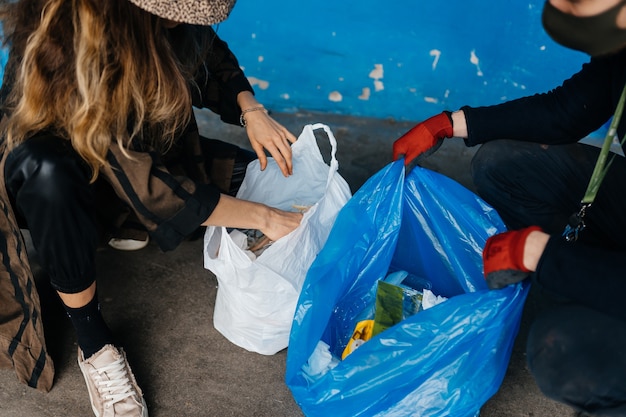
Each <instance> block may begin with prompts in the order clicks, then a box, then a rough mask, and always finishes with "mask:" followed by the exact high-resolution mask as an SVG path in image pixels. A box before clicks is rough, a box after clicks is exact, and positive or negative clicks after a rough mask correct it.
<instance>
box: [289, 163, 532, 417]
mask: <svg viewBox="0 0 626 417" xmlns="http://www.w3.org/2000/svg"><path fill="white" fill-rule="evenodd" d="M504 230H505V227H504V225H503V223H502V221H501V219H500V217H499V216H498V215H497V213H496V212H495V210H493V208H491V207H490V206H489V205H487V204H486V203H485V202H484V201H482V200H481V199H480V198H479V197H477V196H476V195H475V194H473V193H472V192H470V191H469V190H467V189H465V188H464V187H462V186H461V185H459V184H458V183H456V182H454V181H453V180H451V179H449V178H447V177H445V176H443V175H440V174H437V173H435V172H432V171H429V170H427V169H424V168H421V167H416V168H414V169H413V170H412V171H411V172H410V173H409V175H408V176H407V177H406V178H405V176H404V165H403V162H402V161H396V162H394V163H391V164H389V165H388V166H387V167H385V168H384V169H382V170H381V171H380V172H378V173H377V174H376V175H374V176H373V177H372V178H371V179H370V180H369V181H368V182H366V183H365V184H364V185H363V186H362V187H361V188H360V189H359V191H358V192H357V193H356V194H355V195H354V196H353V197H352V199H351V200H350V201H349V202H348V203H347V204H346V205H345V206H344V208H343V209H342V210H341V212H340V213H339V215H338V217H337V220H336V222H335V225H334V227H333V230H332V231H331V233H330V236H329V238H328V241H327V243H326V245H325V246H324V248H323V249H322V251H321V252H320V253H319V255H318V256H317V258H316V260H315V261H314V262H313V264H312V265H311V268H310V269H309V272H308V274H307V277H306V280H305V282H304V287H303V289H302V292H301V295H300V299H299V301H298V305H297V308H296V313H295V316H294V322H293V325H292V329H291V334H290V341H289V349H288V352H287V372H286V382H287V385H288V386H289V388H290V389H291V391H292V394H293V396H294V398H295V400H296V402H297V403H298V404H299V406H300V407H301V409H302V411H303V412H304V414H305V415H307V416H324V417H326V416H329V415H332V416H350V417H356V416H368V417H369V416H421V417H427V416H455V417H464V416H467V417H473V416H476V415H478V413H479V411H480V408H481V407H482V405H483V404H484V403H485V402H486V401H487V400H488V399H489V398H490V397H491V396H492V395H493V394H494V393H495V392H496V391H497V390H498V388H499V387H500V384H501V383H502V379H503V378H504V374H505V371H506V368H507V365H508V362H509V359H510V355H511V349H512V346H513V342H514V339H515V337H516V335H517V331H518V329H519V322H520V318H521V314H522V308H523V304H524V301H525V299H526V296H527V294H528V285H526V284H517V285H512V286H509V287H506V288H504V289H502V290H498V291H489V290H488V289H487V286H486V284H485V282H484V279H483V274H482V255H481V254H482V248H483V246H484V244H485V241H486V240H487V238H488V237H489V236H491V235H493V234H496V233H498V232H502V231H504ZM390 271H391V272H393V271H408V272H409V273H410V274H413V275H415V276H418V277H423V278H424V279H426V280H428V281H430V283H431V284H432V291H433V293H435V294H437V295H442V296H444V297H447V298H448V300H447V301H444V302H442V303H440V304H437V305H436V306H434V307H432V308H430V309H428V310H425V311H420V312H419V313H418V314H415V315H413V316H411V317H409V318H407V319H406V320H404V321H402V322H400V323H399V324H397V325H395V326H393V327H390V328H388V329H386V330H385V331H383V332H382V333H380V334H378V335H377V336H374V337H372V338H371V339H370V340H369V341H367V342H366V343H364V344H363V345H361V346H360V347H359V348H358V349H357V350H355V351H354V352H353V353H351V354H350V355H349V356H347V357H346V359H345V360H343V361H342V360H341V359H340V358H341V352H342V350H343V349H344V347H345V346H346V344H347V343H348V341H349V339H350V337H351V335H352V333H353V330H354V328H355V325H356V323H357V322H358V321H359V320H360V319H362V318H363V317H364V315H367V314H371V311H372V308H373V307H372V306H373V303H375V287H376V283H377V281H378V280H380V279H383V278H384V277H385V276H387V275H388V274H389V273H390ZM373 289H374V290H373Z"/></svg>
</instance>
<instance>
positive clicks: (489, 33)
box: [218, 0, 588, 120]
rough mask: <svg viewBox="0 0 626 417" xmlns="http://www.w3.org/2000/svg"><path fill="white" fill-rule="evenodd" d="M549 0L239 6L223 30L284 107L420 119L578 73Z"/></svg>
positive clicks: (329, 0) (268, 98)
mask: <svg viewBox="0 0 626 417" xmlns="http://www.w3.org/2000/svg"><path fill="white" fill-rule="evenodd" d="M543 3H544V2H543V0H541V1H540V0H533V1H530V2H517V1H512V0H504V1H498V2H485V1H484V0H463V1H458V0H451V1H448V2H445V3H442V2H434V1H430V0H396V1H393V2H382V3H381V2H378V1H376V2H375V1H372V0H361V1H360V2H358V3H356V4H357V5H356V6H355V3H354V2H341V1H339V2H338V1H334V0H320V1H317V2H285V1H278V0H265V1H263V2H262V3H260V2H254V1H239V2H237V6H236V7H235V9H234V10H233V12H232V14H231V16H230V17H229V19H228V20H227V21H225V22H223V23H221V24H220V25H219V27H218V33H219V34H220V36H221V37H222V38H223V39H225V40H226V41H227V42H228V43H229V45H230V46H231V48H232V49H233V50H234V51H235V53H236V54H237V56H238V57H239V60H240V62H241V64H242V66H243V67H244V68H245V70H246V74H247V75H248V76H250V77H255V79H261V80H266V81H267V82H268V83H269V87H268V88H267V89H265V90H259V89H258V88H257V95H258V97H259V99H260V100H261V101H262V102H263V103H265V104H266V105H267V106H268V107H270V108H272V109H274V110H276V111H287V112H291V111H295V110H298V109H303V110H312V111H321V112H329V113H337V114H346V115H354V116H368V117H378V118H395V119H398V120H421V119H423V118H425V117H428V116H430V115H432V114H433V113H435V112H439V111H441V110H444V109H456V108H458V107H460V106H462V105H465V104H470V105H486V104H495V103H498V102H502V101H505V100H510V99H513V98H517V97H521V96H524V95H528V94H533V93H536V92H541V91H546V90H549V89H551V88H553V87H555V86H557V85H558V84H560V83H561V82H562V81H563V80H564V79H566V78H568V77H569V76H570V75H572V74H573V73H575V72H576V71H578V70H579V69H580V66H581V65H582V63H584V62H586V61H587V60H588V58H587V57H586V56H585V55H583V54H581V53H578V52H574V51H570V50H567V49H565V48H563V47H561V46H559V45H557V44H555V43H554V42H553V41H552V40H551V39H550V38H549V37H548V36H547V35H546V34H545V32H544V31H543V28H542V27H541V9H542V7H543ZM259 56H262V57H263V59H262V60H259V59H258V57H259ZM473 57H475V59H474V58H473ZM376 65H380V66H381V68H382V70H383V76H382V77H381V78H379V79H374V78H372V77H371V76H370V74H371V71H372V70H373V69H374V68H375V66H376ZM334 93H338V94H340V95H341V100H329V97H330V96H331V95H333V94H334ZM334 96H335V97H336V94H335V95H334Z"/></svg>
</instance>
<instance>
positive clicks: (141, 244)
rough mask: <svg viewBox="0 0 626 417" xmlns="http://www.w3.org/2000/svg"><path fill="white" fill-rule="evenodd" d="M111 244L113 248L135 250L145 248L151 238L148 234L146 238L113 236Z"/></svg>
mask: <svg viewBox="0 0 626 417" xmlns="http://www.w3.org/2000/svg"><path fill="white" fill-rule="evenodd" d="M108 243H109V246H110V247H112V248H113V249H117V250H124V251H133V250H139V249H143V248H145V247H146V246H148V243H150V238H149V237H148V236H146V239H145V240H136V239H122V238H115V237H114V238H112V239H110V240H109V242H108Z"/></svg>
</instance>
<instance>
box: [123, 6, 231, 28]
mask: <svg viewBox="0 0 626 417" xmlns="http://www.w3.org/2000/svg"><path fill="white" fill-rule="evenodd" d="M235 1H236V0H130V2H131V3H133V4H135V5H136V6H138V7H140V8H142V9H144V10H145V11H147V12H150V13H152V14H155V15H157V16H159V17H162V18H163V19H167V20H173V21H174V22H183V23H190V24H192V25H204V26H208V25H213V24H215V23H219V22H221V21H223V20H226V18H227V17H228V15H229V14H230V11H231V10H232V9H233V7H234V6H235Z"/></svg>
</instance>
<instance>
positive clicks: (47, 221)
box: [5, 136, 98, 294]
mask: <svg viewBox="0 0 626 417" xmlns="http://www.w3.org/2000/svg"><path fill="white" fill-rule="evenodd" d="M5 178H6V183H7V190H8V192H9V194H10V196H11V198H12V200H13V203H14V207H16V211H17V212H18V213H19V215H20V216H21V217H22V218H23V219H24V220H25V222H26V226H27V228H28V229H29V230H30V233H31V236H32V239H33V244H34V246H35V249H36V250H37V253H38V255H39V258H40V262H41V265H42V267H43V268H44V269H45V271H46V272H47V273H48V274H49V276H50V280H51V283H52V286H53V288H54V289H56V290H57V291H60V292H62V293H70V294H72V293H78V292H81V291H83V290H85V289H87V288H88V287H89V286H90V285H91V284H92V283H93V281H94V279H95V276H96V272H95V253H96V248H97V245H98V226H97V222H96V217H95V212H96V211H95V195H94V188H93V185H92V184H90V183H89V179H90V172H89V170H88V168H87V166H86V165H85V164H84V163H83V161H82V159H81V158H80V157H79V156H78V154H77V153H76V152H75V151H74V150H73V148H72V146H71V144H70V142H69V141H66V140H64V139H61V138H58V137H54V136H36V137H33V138H31V139H28V140H26V141H25V142H24V143H22V144H21V145H20V146H18V147H17V148H16V149H14V150H13V151H12V152H11V154H10V155H9V156H8V157H7V162H6V167H5Z"/></svg>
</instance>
